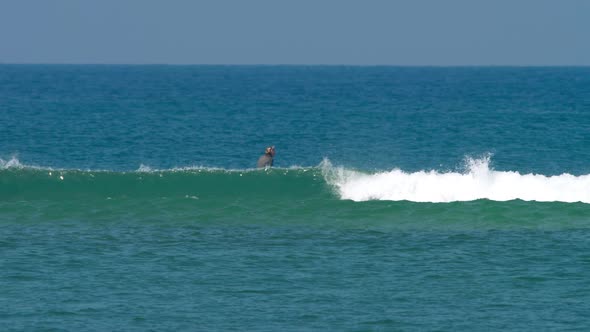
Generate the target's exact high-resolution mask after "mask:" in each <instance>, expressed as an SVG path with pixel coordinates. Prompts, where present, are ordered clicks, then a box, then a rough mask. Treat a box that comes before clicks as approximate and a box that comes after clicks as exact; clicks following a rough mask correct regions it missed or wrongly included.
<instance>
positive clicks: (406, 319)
mask: <svg viewBox="0 0 590 332" xmlns="http://www.w3.org/2000/svg"><path fill="white" fill-rule="evenodd" d="M589 141H590V68H586V67H571V68H570V67H555V68H552V67H530V68H529V67H466V68H463V67H346V66H103V65H0V327H2V328H1V329H2V330H7V331H21V330H25V331H29V330H30V331H44V330H46V331H62V330H63V331H79V330H84V331H105V330H120V331H145V330H158V331H160V330H169V331H178V330H189V331H193V330H206V331H210V330H252V331H277V330H355V331H356V330H363V331H364V330H383V331H391V330H410V331H411V330H419V331H424V330H444V331H446V330H459V331H472V330H531V331H533V330H534V331H537V330H566V329H567V330H586V329H587V328H588V326H590V319H588V318H587V312H589V311H590V305H589V304H588V303H590V286H588V285H590V251H589V249H590V149H588V147H587V142H589ZM268 145H275V146H276V149H277V155H276V158H275V167H273V168H271V169H261V170H256V169H254V166H255V163H256V160H257V159H258V157H259V156H260V155H261V154H262V152H263V151H264V148H265V147H266V146H268Z"/></svg>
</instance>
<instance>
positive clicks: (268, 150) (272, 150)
mask: <svg viewBox="0 0 590 332" xmlns="http://www.w3.org/2000/svg"><path fill="white" fill-rule="evenodd" d="M264 153H265V154H268V155H271V156H273V157H274V155H275V147H274V146H269V147H267V148H266V150H264Z"/></svg>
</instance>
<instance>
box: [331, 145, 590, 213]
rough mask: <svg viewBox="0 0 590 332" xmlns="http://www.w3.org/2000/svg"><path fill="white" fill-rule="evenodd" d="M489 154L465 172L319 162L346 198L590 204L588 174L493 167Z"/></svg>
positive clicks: (470, 161) (469, 162) (468, 165)
mask: <svg viewBox="0 0 590 332" xmlns="http://www.w3.org/2000/svg"><path fill="white" fill-rule="evenodd" d="M489 165H490V157H489V156H487V157H483V158H480V159H472V158H467V161H466V168H467V170H466V171H465V172H463V173H458V172H446V173H443V172H438V171H420V172H415V173H408V172H404V171H402V170H400V169H393V170H391V171H387V172H379V173H374V174H367V173H362V172H358V171H354V170H347V169H345V168H342V167H334V166H332V165H331V164H330V162H329V161H328V160H324V161H323V162H322V164H321V165H320V166H321V168H322V173H323V175H324V177H325V179H326V181H327V182H328V183H329V184H330V185H332V186H333V187H334V188H335V190H336V191H337V193H338V194H339V195H340V197H341V198H342V199H349V200H353V201H368V200H389V201H401V200H407V201H413V202H455V201H473V200H477V199H489V200H494V201H508V200H515V199H521V200H525V201H539V202H584V203H590V175H581V176H574V175H571V174H561V175H555V176H545V175H540V174H520V173H519V172H501V171H495V170H493V169H490V167H489Z"/></svg>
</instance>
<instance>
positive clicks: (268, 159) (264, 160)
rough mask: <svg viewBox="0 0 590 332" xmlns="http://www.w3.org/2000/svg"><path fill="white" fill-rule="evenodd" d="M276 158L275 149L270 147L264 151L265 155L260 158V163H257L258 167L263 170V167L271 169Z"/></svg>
mask: <svg viewBox="0 0 590 332" xmlns="http://www.w3.org/2000/svg"><path fill="white" fill-rule="evenodd" d="M274 156H275V147H274V146H269V147H267V148H266V150H264V154H263V155H262V156H260V158H258V163H256V167H258V168H263V167H270V166H272V163H273V158H274Z"/></svg>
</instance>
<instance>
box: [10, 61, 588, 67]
mask: <svg viewBox="0 0 590 332" xmlns="http://www.w3.org/2000/svg"><path fill="white" fill-rule="evenodd" d="M0 65H17V66H19V65H21V66H22V65H24V66H53V65H54V66H179V67H181V66H187V67H188V66H203V67H205V66H211V67H422V68H424V67H431V68H432V67H434V68H436V67H441V68H442V67H465V68H469V67H473V68H475V67H505V68H506V67H512V68H518V67H523V68H524V67H528V68H531V67H533V68H548V67H590V64H347V63H336V64H324V63H307V64H306V63H276V64H267V63H156V62H154V63H124V62H121V63H115V62H113V63H99V62H2V61H0Z"/></svg>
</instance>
